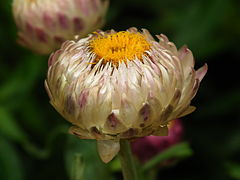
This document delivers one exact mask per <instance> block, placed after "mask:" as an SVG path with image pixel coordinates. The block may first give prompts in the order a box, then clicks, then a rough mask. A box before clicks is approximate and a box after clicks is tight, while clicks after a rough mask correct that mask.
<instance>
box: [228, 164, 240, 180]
mask: <svg viewBox="0 0 240 180" xmlns="http://www.w3.org/2000/svg"><path fill="white" fill-rule="evenodd" d="M226 168H227V170H228V173H229V175H230V176H231V177H232V178H234V179H238V180H239V179H240V164H238V163H234V162H229V163H227V164H226Z"/></svg>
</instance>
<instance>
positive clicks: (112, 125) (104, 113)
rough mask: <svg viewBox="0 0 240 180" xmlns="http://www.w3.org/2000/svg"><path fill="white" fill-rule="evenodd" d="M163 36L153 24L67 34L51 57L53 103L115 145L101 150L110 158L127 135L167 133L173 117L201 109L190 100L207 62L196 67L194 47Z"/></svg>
mask: <svg viewBox="0 0 240 180" xmlns="http://www.w3.org/2000/svg"><path fill="white" fill-rule="evenodd" d="M157 38H158V39H159V42H157V41H155V40H154V38H153V37H152V36H151V35H150V33H149V32H148V31H147V30H146V29H143V31H142V32H138V30H137V29H136V28H130V29H128V30H127V31H122V32H115V31H114V30H111V31H106V32H103V31H98V32H95V33H92V34H90V35H89V36H88V37H86V38H83V39H80V40H75V41H66V42H65V43H64V44H63V45H62V47H61V49H60V50H58V51H56V52H55V53H54V54H52V55H51V57H50V59H49V69H48V74H47V79H46V81H45V86H46V89H47V92H48V94H49V97H50V103H51V104H52V105H53V106H54V108H55V109H56V110H57V111H58V112H59V113H60V114H61V115H62V116H63V117H64V118H65V119H66V120H68V121H69V122H71V123H72V124H73V127H72V128H71V129H70V132H71V133H72V134H75V135H77V136H78V137H80V138H83V139H97V140H98V144H99V148H100V149H99V152H104V151H103V150H102V148H104V147H106V149H105V150H106V151H107V150H108V149H109V146H110V144H112V147H115V149H116V150H115V151H112V152H113V153H112V154H111V155H112V156H110V155H109V154H107V155H106V156H105V155H103V153H100V156H101V158H102V160H103V161H104V162H108V161H110V160H111V158H112V157H114V155H115V154H116V153H117V152H118V150H119V145H118V144H119V140H120V139H133V138H137V137H144V136H149V135H155V136H161V135H167V133H168V127H167V125H168V123H169V121H170V120H173V119H177V118H179V117H182V116H185V115H187V114H189V113H191V112H193V111H194V110H195V107H193V106H190V103H191V100H192V99H193V97H194V96H195V94H196V92H197V90H198V87H199V84H200V82H201V80H202V79H203V77H204V75H205V74H206V72H207V65H204V66H203V67H202V68H200V69H198V70H197V71H196V70H194V60H193V55H192V53H191V51H190V50H189V49H188V48H187V47H183V48H181V49H180V50H179V51H178V50H177V48H176V47H175V45H174V44H173V43H172V42H169V40H168V39H167V37H166V36H165V35H157ZM100 144H101V145H100Z"/></svg>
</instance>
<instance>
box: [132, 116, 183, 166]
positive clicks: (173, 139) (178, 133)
mask: <svg viewBox="0 0 240 180" xmlns="http://www.w3.org/2000/svg"><path fill="white" fill-rule="evenodd" d="M182 138H183V125H182V123H181V121H180V120H179V119H177V120H173V121H171V122H170V123H169V132H168V136H145V137H143V138H138V139H136V140H135V141H133V142H132V143H131V147H132V151H133V153H134V155H135V156H136V157H137V159H138V160H139V161H140V162H143V163H144V162H147V161H148V160H150V159H151V158H153V157H154V156H156V155H157V154H159V153H161V152H163V151H164V150H166V149H167V148H169V147H171V146H173V145H175V144H177V143H179V142H181V141H182Z"/></svg>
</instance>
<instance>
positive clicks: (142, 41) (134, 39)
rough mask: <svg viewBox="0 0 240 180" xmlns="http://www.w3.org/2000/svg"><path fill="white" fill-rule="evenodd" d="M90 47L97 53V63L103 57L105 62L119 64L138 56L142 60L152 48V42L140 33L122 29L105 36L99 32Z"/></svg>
mask: <svg viewBox="0 0 240 180" xmlns="http://www.w3.org/2000/svg"><path fill="white" fill-rule="evenodd" d="M90 47H91V48H92V51H93V52H94V53H95V54H96V55H97V58H96V63H97V62H98V61H99V60H100V59H103V63H107V62H111V63H112V64H114V65H118V64H119V63H120V62H124V63H126V62H127V60H129V61H131V60H134V59H136V58H137V59H138V60H142V56H143V55H144V53H145V52H146V51H147V50H149V49H150V43H149V42H148V41H147V40H146V38H145V37H144V36H143V35H142V34H140V33H131V32H128V31H121V32H118V33H114V34H107V35H105V36H103V35H99V34H98V37H97V38H95V39H94V40H92V41H91V42H90Z"/></svg>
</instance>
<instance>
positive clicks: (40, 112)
mask: <svg viewBox="0 0 240 180" xmlns="http://www.w3.org/2000/svg"><path fill="white" fill-rule="evenodd" d="M239 9H240V1H238V0H208V1H205V0H182V1H177V0H168V1H162V0H158V1H157V0H148V1H146V0H128V1H127V0H122V1H119V0H112V1H111V3H110V8H109V12H108V15H107V21H106V26H105V27H104V29H111V28H113V29H116V30H125V29H127V28H129V27H132V26H135V27H138V28H147V29H148V30H150V32H151V33H152V34H159V33H164V34H166V35H167V36H168V37H169V39H170V40H172V41H173V42H175V43H176V44H177V46H178V47H181V46H182V45H184V44H187V45H188V46H189V48H190V49H191V50H192V51H193V53H194V56H195V59H196V64H197V67H199V66H200V65H202V64H203V63H204V62H206V63H208V65H209V71H208V73H207V76H206V78H205V79H204V80H203V83H202V86H201V88H200V91H199V93H198V95H197V97H196V98H195V99H194V101H193V104H194V105H196V106H197V107H198V109H197V110H196V112H194V113H193V114H192V115H189V116H187V117H186V118H184V125H185V139H186V140H187V141H189V143H190V144H191V147H192V149H193V151H194V155H193V156H191V158H188V159H184V160H183V161H181V162H179V163H178V164H176V165H175V166H173V167H170V168H165V169H161V171H160V170H159V172H158V173H157V174H155V176H156V177H159V179H168V180H175V179H178V180H181V179H182V180H193V179H194V180H202V179H205V180H231V179H233V180H234V179H240V174H239V173H240V131H239V128H240V114H239V110H240V109H239V104H240V87H239V75H238V74H239V73H238V71H239V70H238V69H239V65H240V63H239V61H240V51H239V41H240V11H239ZM0 12H1V13H0V18H1V21H0V27H1V28H0V50H1V53H0V179H4V180H30V179H32V178H34V179H35V180H38V179H39V180H40V179H41V180H42V179H58V180H62V179H70V178H72V179H73V180H77V179H79V180H80V179H84V180H92V179H96V177H97V179H106V180H111V179H116V180H117V179H121V174H120V173H119V162H118V159H117V158H116V159H115V160H114V161H113V162H112V163H110V164H108V165H106V164H103V163H102V162H101V161H100V159H99V157H98V155H97V153H96V148H95V142H94V141H89V140H79V139H77V138H76V137H73V136H71V135H68V134H67V128H68V127H69V124H68V123H66V122H65V121H64V120H63V118H61V117H60V115H58V113H56V112H55V110H54V109H53V108H52V107H51V105H50V104H49V103H48V97H47V94H46V92H45V89H44V85H43V82H44V79H45V75H46V71H47V59H48V57H45V56H44V57H41V56H38V55H35V54H33V53H32V52H30V51H28V50H26V49H24V48H22V47H20V46H19V45H17V44H16V34H17V29H16V27H15V24H14V22H13V19H12V14H11V1H3V2H2V3H1V6H0ZM179 151H180V152H181V151H184V148H183V149H180V150H179ZM162 156H163V155H161V154H160V155H159V156H158V158H160V160H161V158H162ZM156 158H157V157H156ZM76 167H79V168H80V169H82V170H81V172H79V173H78V174H73V173H72V172H73V169H74V168H76ZM149 177H150V176H149Z"/></svg>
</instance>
